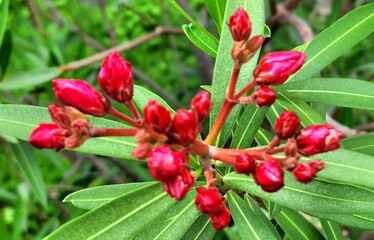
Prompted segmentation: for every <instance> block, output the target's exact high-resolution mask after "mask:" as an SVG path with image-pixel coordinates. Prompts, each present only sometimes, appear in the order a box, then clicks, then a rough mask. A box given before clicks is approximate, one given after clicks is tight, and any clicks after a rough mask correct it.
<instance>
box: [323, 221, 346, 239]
mask: <svg viewBox="0 0 374 240" xmlns="http://www.w3.org/2000/svg"><path fill="white" fill-rule="evenodd" d="M321 225H322V229H323V232H324V234H325V237H326V240H344V239H345V238H344V236H343V234H342V230H341V229H340V226H339V225H338V224H337V223H335V222H331V221H328V220H324V219H321Z"/></svg>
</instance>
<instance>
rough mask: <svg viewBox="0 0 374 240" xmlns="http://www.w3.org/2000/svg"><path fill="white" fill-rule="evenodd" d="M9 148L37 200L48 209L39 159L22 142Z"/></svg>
mask: <svg viewBox="0 0 374 240" xmlns="http://www.w3.org/2000/svg"><path fill="white" fill-rule="evenodd" d="M9 146H10V147H11V151H12V153H13V155H14V158H15V160H16V162H17V164H18V166H19V167H20V168H21V170H22V172H23V174H24V176H25V177H26V179H27V181H28V182H29V183H30V185H31V188H32V190H33V193H34V194H35V197H36V199H37V200H38V201H39V202H40V203H41V204H42V206H43V207H44V208H47V193H46V188H45V184H44V180H43V176H42V173H41V171H40V168H39V164H38V158H37V157H36V156H35V155H34V153H33V149H32V148H31V147H30V146H29V145H27V144H26V143H25V142H21V141H20V142H19V143H18V144H9Z"/></svg>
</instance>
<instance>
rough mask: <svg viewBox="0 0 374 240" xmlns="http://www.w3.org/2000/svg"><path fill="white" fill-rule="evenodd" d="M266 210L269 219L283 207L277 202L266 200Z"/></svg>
mask: <svg viewBox="0 0 374 240" xmlns="http://www.w3.org/2000/svg"><path fill="white" fill-rule="evenodd" d="M267 208H268V211H269V219H273V218H274V217H275V216H277V215H278V214H279V213H280V212H281V211H282V209H283V207H282V206H281V205H279V204H276V203H274V202H270V201H269V202H268V206H267Z"/></svg>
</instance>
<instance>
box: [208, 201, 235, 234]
mask: <svg viewBox="0 0 374 240" xmlns="http://www.w3.org/2000/svg"><path fill="white" fill-rule="evenodd" d="M210 220H211V221H212V225H213V227H214V228H215V229H217V230H222V229H223V228H225V227H226V226H227V225H229V223H230V220H231V218H230V210H229V209H228V208H227V207H226V206H225V208H224V210H222V211H220V212H219V213H217V214H211V215H210Z"/></svg>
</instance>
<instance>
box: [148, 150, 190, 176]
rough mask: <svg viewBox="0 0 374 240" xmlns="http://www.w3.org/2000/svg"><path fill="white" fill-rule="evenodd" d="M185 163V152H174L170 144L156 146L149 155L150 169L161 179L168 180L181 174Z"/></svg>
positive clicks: (152, 173) (151, 172) (152, 174)
mask: <svg viewBox="0 0 374 240" xmlns="http://www.w3.org/2000/svg"><path fill="white" fill-rule="evenodd" d="M182 165H183V153H181V152H174V151H173V150H172V149H171V148H170V147H168V146H161V147H158V148H155V149H154V150H153V151H151V152H150V153H149V155H148V170H149V173H150V174H151V176H152V177H153V178H154V179H156V180H159V181H168V180H170V179H173V178H175V177H176V176H177V175H178V174H180V172H181V169H182Z"/></svg>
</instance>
